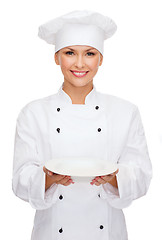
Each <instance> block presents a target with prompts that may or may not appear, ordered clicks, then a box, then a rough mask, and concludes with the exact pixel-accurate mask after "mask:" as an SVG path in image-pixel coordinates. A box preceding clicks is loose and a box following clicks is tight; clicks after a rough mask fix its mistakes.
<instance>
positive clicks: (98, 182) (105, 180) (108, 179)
mask: <svg viewBox="0 0 162 240" xmlns="http://www.w3.org/2000/svg"><path fill="white" fill-rule="evenodd" d="M118 172H119V169H117V170H116V171H115V172H113V173H111V174H109V175H104V176H99V177H95V178H94V179H93V180H92V182H91V183H90V184H91V185H93V184H95V185H96V186H99V185H101V184H105V183H108V182H111V181H112V179H113V178H114V177H115V176H116V174H117V173H118Z"/></svg>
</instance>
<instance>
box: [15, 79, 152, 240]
mask: <svg viewBox="0 0 162 240" xmlns="http://www.w3.org/2000/svg"><path fill="white" fill-rule="evenodd" d="M62 88H63V84H62V86H61V87H60V89H59V90H58V92H57V93H56V94H53V95H51V96H48V97H46V98H42V99H38V100H35V101H32V102H30V103H28V104H27V105H26V106H25V107H24V108H23V109H22V110H21V111H20V114H19V116H18V118H17V126H16V135H15V148H14V149H15V150H14V163H13V180H12V182H13V184H12V187H13V191H14V193H15V194H16V196H18V197H19V198H21V199H23V200H25V201H28V202H29V203H30V204H31V206H32V207H33V208H34V209H36V214H35V219H34V226H33V231H32V237H31V239H32V240H46V239H48V240H83V239H84V240H127V239H128V236H127V230H126V224H125V218H124V215H123V211H122V209H123V208H125V207H127V206H129V205H130V204H131V202H132V201H133V200H134V199H136V198H139V197H141V196H143V195H145V194H146V192H147V190H148V187H149V184H150V180H151V178H152V166H151V162H150V159H149V155H148V150H147V144H146V139H145V135H144V130H143V126H142V122H141V118H140V113H139V110H138V108H137V107H136V106H135V105H134V104H132V103H130V102H128V101H126V100H123V99H120V98H118V97H115V96H112V95H109V94H103V93H100V92H98V91H97V90H96V87H95V86H94V84H93V89H92V90H91V92H90V93H89V94H88V95H87V96H86V98H85V104H73V103H72V100H71V98H70V97H69V95H68V94H67V93H65V92H64V90H63V89H62ZM62 157H76V158H77V157H86V158H87V157H89V158H94V159H101V160H102V161H103V160H104V161H105V162H112V163H117V164H118V168H119V173H118V174H117V182H118V189H116V188H115V187H113V186H112V185H110V184H109V183H106V184H103V185H100V186H96V185H91V184H90V183H89V182H75V183H74V184H70V185H69V186H63V185H60V184H56V183H55V184H53V185H52V186H51V187H50V188H49V189H48V190H47V191H46V192H45V173H44V172H43V166H44V164H45V162H46V161H48V160H51V159H54V158H62Z"/></svg>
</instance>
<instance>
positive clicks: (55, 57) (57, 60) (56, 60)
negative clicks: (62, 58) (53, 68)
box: [54, 52, 60, 65]
mask: <svg viewBox="0 0 162 240" xmlns="http://www.w3.org/2000/svg"><path fill="white" fill-rule="evenodd" d="M54 59H55V63H56V64H57V65H60V64H59V58H58V52H56V53H55V56H54Z"/></svg>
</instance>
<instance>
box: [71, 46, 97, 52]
mask: <svg viewBox="0 0 162 240" xmlns="http://www.w3.org/2000/svg"><path fill="white" fill-rule="evenodd" d="M67 48H68V49H70V50H71V51H75V49H73V48H69V47H67ZM90 50H95V48H89V49H87V50H85V51H86V52H88V51H90Z"/></svg>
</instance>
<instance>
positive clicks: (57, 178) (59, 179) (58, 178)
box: [43, 166, 74, 186]
mask: <svg viewBox="0 0 162 240" xmlns="http://www.w3.org/2000/svg"><path fill="white" fill-rule="evenodd" d="M43 171H44V172H45V173H46V174H47V176H48V177H50V178H51V179H52V182H54V183H56V184H62V185H64V186H68V185H70V184H71V183H73V184H74V182H73V180H72V179H71V176H65V175H61V174H57V173H54V172H51V171H49V170H48V169H47V168H46V167H45V166H44V167H43Z"/></svg>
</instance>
